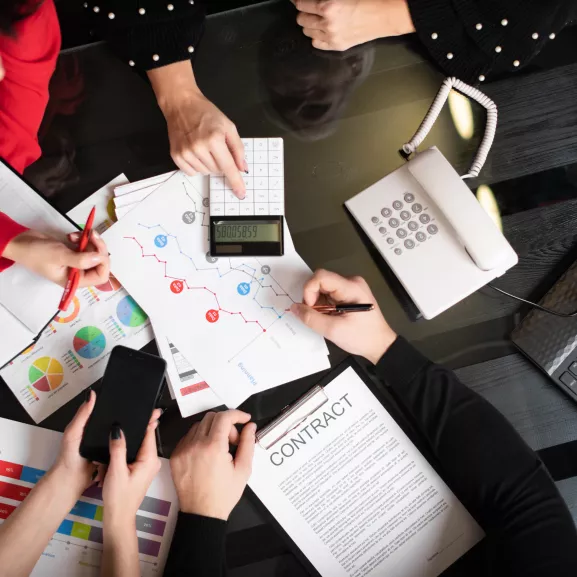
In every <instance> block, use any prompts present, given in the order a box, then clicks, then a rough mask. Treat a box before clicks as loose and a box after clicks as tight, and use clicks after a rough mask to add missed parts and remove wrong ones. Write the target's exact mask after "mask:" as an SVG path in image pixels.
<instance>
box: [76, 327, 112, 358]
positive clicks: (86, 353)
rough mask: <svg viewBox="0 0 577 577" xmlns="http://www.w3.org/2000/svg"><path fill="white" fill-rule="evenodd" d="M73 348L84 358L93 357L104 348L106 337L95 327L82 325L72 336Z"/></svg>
mask: <svg viewBox="0 0 577 577" xmlns="http://www.w3.org/2000/svg"><path fill="white" fill-rule="evenodd" d="M73 345H74V350H75V351H76V352H77V353H78V354H79V355H80V356H81V357H82V358H84V359H95V358H96V357H98V356H99V355H101V354H102V353H103V352H104V349H105V348H106V337H105V336H104V333H103V332H102V331H101V330H100V329H98V328H96V327H82V328H81V329H80V330H79V331H78V332H77V333H76V335H75V336H74V341H73Z"/></svg>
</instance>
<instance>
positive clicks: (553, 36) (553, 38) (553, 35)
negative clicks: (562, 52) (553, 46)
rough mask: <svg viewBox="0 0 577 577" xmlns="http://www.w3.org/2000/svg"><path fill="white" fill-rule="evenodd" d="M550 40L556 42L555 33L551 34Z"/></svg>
mask: <svg viewBox="0 0 577 577" xmlns="http://www.w3.org/2000/svg"><path fill="white" fill-rule="evenodd" d="M549 38H550V39H551V40H555V32H551V34H549Z"/></svg>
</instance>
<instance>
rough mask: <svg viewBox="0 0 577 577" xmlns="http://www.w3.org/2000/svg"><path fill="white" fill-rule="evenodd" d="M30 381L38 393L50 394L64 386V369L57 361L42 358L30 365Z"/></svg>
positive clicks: (50, 358)
mask: <svg viewBox="0 0 577 577" xmlns="http://www.w3.org/2000/svg"><path fill="white" fill-rule="evenodd" d="M28 380H29V381H30V384H31V385H32V386H33V387H34V388H35V389H36V390H37V391H42V392H43V393H49V392H50V391H53V390H54V389H57V388H58V387H59V386H60V385H61V384H62V381H63V380H64V369H63V368H62V365H61V364H60V363H59V362H58V361H57V360H56V359H53V358H52V357H40V358H39V359H36V360H35V361H34V362H33V363H32V364H31V365H30V368H29V369H28Z"/></svg>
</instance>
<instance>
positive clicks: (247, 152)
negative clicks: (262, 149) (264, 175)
mask: <svg viewBox="0 0 577 577" xmlns="http://www.w3.org/2000/svg"><path fill="white" fill-rule="evenodd" d="M244 159H245V160H246V162H247V164H252V163H253V162H254V153H253V151H252V150H247V149H246V148H245V149H244Z"/></svg>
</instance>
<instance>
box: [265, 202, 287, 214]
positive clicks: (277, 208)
mask: <svg viewBox="0 0 577 577" xmlns="http://www.w3.org/2000/svg"><path fill="white" fill-rule="evenodd" d="M269 207H270V208H269V210H270V214H274V215H275V216H280V215H281V214H284V205H283V203H282V202H271V203H270V204H269Z"/></svg>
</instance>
